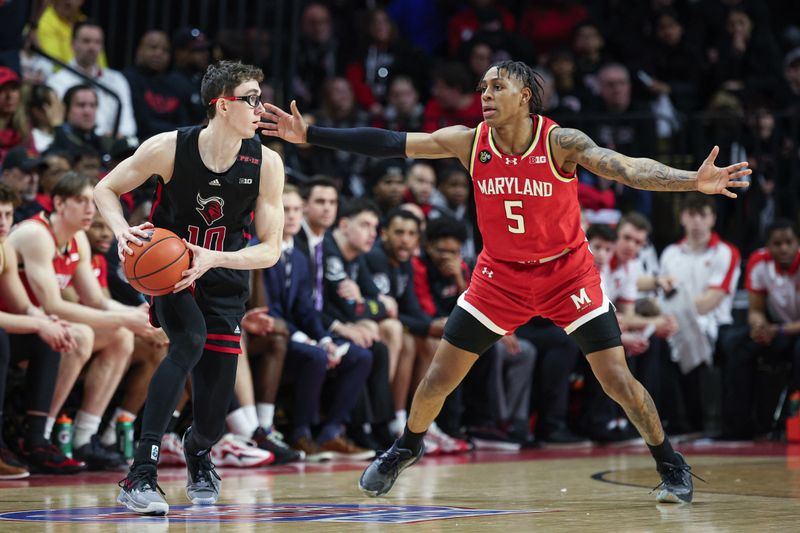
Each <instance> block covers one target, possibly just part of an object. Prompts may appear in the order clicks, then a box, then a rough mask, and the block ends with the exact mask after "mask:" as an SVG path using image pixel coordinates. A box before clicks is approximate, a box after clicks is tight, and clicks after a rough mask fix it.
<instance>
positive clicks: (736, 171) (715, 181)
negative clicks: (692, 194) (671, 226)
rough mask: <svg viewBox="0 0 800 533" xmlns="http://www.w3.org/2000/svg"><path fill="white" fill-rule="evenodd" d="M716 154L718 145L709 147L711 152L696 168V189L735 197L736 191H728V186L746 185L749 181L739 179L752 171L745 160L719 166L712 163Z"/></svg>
mask: <svg viewBox="0 0 800 533" xmlns="http://www.w3.org/2000/svg"><path fill="white" fill-rule="evenodd" d="M717 155H719V146H715V147H714V148H712V149H711V153H710V154H708V157H707V158H706V160H705V161H703V164H702V165H700V168H699V169H697V190H698V191H700V192H702V193H705V194H724V195H725V196H727V197H728V198H736V193H732V192H731V191H729V190H728V187H747V186H748V185H749V183H747V182H746V181H741V178H743V177H745V176H747V175H748V174H752V173H753V171H752V170H750V169H749V168H747V162H746V161H743V162H741V163H736V164H734V165H730V166H727V167H725V168H720V167H718V166H716V165H714V161H715V160H716V159H717Z"/></svg>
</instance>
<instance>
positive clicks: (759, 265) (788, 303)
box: [722, 219, 800, 439]
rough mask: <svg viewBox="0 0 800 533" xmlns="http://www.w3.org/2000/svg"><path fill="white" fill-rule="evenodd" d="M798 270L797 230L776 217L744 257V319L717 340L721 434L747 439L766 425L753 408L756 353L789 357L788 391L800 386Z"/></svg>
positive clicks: (770, 357) (774, 357) (772, 359)
mask: <svg viewBox="0 0 800 533" xmlns="http://www.w3.org/2000/svg"><path fill="white" fill-rule="evenodd" d="M799 273H800V244H798V233H797V230H796V229H795V227H794V224H793V223H792V222H790V221H789V220H786V219H779V220H776V221H775V222H773V223H772V224H771V225H770V226H769V228H768V229H767V242H766V247H765V248H762V249H760V250H757V251H755V252H754V253H753V255H751V256H750V259H749V260H748V261H747V270H746V273H745V286H746V287H747V293H748V299H749V305H748V312H747V322H748V324H747V326H744V327H741V328H737V329H735V330H733V331H731V332H730V333H729V334H728V335H726V336H725V338H724V339H723V340H722V352H723V354H724V355H725V363H724V365H723V376H724V385H723V394H724V396H723V398H724V399H723V403H722V416H723V436H724V437H726V438H731V439H752V438H753V437H755V436H756V435H757V434H759V433H763V432H764V431H765V430H766V429H767V427H766V426H765V425H764V424H763V423H762V422H761V421H759V420H756V418H755V414H754V412H755V411H754V406H755V403H756V402H755V397H756V394H757V392H758V391H757V389H756V376H757V372H756V362H757V361H758V359H759V358H764V359H766V360H768V361H770V362H778V361H783V362H788V363H790V364H791V368H792V370H791V374H790V376H789V379H788V385H789V394H791V393H792V392H794V391H798V390H800V305H799V304H800V274H799Z"/></svg>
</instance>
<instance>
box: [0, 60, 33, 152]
mask: <svg viewBox="0 0 800 533" xmlns="http://www.w3.org/2000/svg"><path fill="white" fill-rule="evenodd" d="M15 146H25V147H26V148H28V149H33V140H32V138H31V134H30V121H29V120H28V116H27V115H26V114H25V106H23V105H22V94H21V92H20V82H19V76H18V75H17V73H16V72H14V71H13V70H11V69H10V68H8V67H0V162H2V161H3V157H4V156H5V154H6V152H8V150H9V149H11V148H14V147H15Z"/></svg>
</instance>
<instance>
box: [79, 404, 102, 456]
mask: <svg viewBox="0 0 800 533" xmlns="http://www.w3.org/2000/svg"><path fill="white" fill-rule="evenodd" d="M101 421H102V418H101V417H99V416H97V415H93V414H91V413H87V412H86V411H78V414H77V415H75V433H74V434H73V435H72V447H73V449H75V450H77V449H78V448H80V447H81V446H83V445H84V444H87V443H88V442H89V440H90V439H91V438H92V435H95V434H96V433H97V430H99V429H100V422H101Z"/></svg>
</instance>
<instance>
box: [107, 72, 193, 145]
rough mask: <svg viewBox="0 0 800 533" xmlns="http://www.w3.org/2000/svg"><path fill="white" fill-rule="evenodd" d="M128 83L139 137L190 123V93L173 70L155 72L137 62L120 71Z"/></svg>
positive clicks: (142, 138) (147, 136)
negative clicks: (186, 91) (183, 91)
mask: <svg viewBox="0 0 800 533" xmlns="http://www.w3.org/2000/svg"><path fill="white" fill-rule="evenodd" d="M122 73H123V74H124V75H125V78H126V79H127V80H128V84H129V85H130V86H131V96H132V98H133V113H134V116H135V117H136V128H137V132H138V133H139V138H140V140H142V141H143V140H145V139H147V138H149V137H152V136H153V135H155V134H157V133H162V132H165V131H171V130H174V129H176V128H180V127H183V126H191V125H192V123H190V122H189V113H188V110H187V106H188V105H189V100H190V98H191V95H190V94H189V93H185V94H184V93H182V92H181V91H182V88H183V87H185V85H183V84H182V83H181V80H179V79H178V75H177V74H175V73H174V72H164V73H156V72H153V71H151V70H149V69H146V68H144V67H141V66H139V65H134V66H131V67H128V68H126V69H125V70H124V71H123V72H122Z"/></svg>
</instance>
